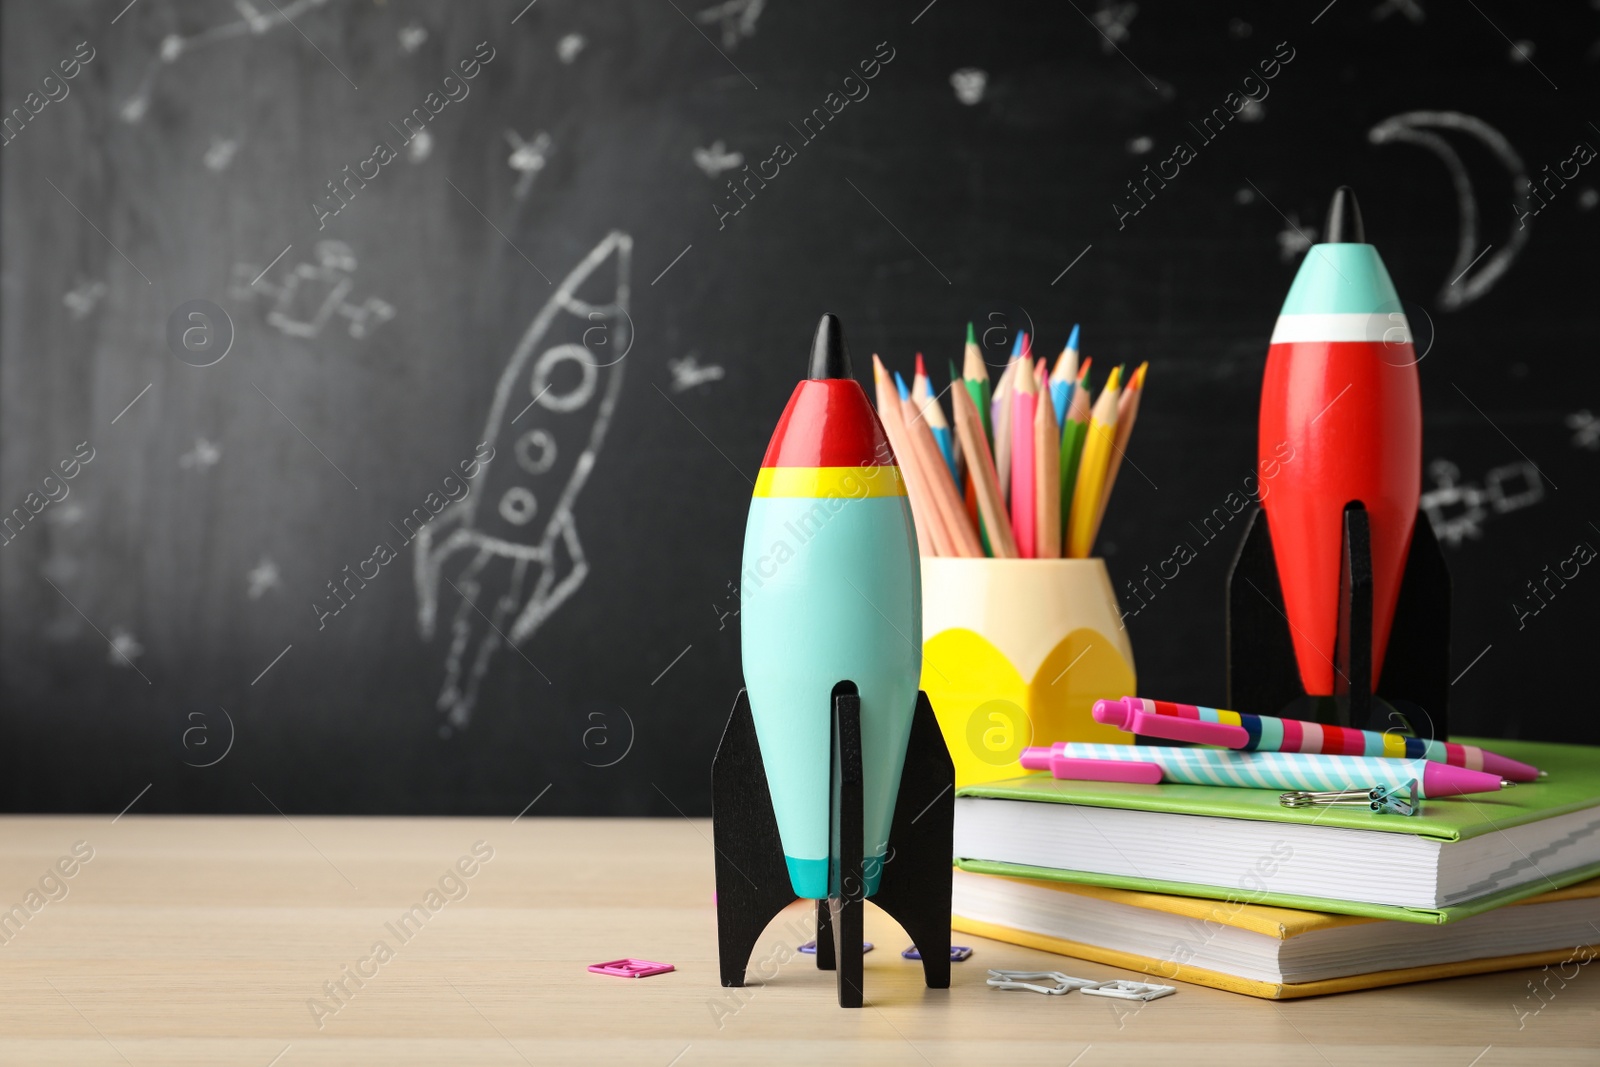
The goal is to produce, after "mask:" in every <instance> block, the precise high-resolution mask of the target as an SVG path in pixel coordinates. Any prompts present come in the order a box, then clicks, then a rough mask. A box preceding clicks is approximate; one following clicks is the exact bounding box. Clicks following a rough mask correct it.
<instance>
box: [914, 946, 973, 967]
mask: <svg viewBox="0 0 1600 1067" xmlns="http://www.w3.org/2000/svg"><path fill="white" fill-rule="evenodd" d="M900 955H901V956H902V957H903V958H905V959H908V960H920V959H921V958H922V953H920V952H918V951H917V946H916V945H912V946H911V947H910V948H908V949H906V950H905V951H904V952H902V953H900ZM971 955H972V950H971V949H970V948H968V947H967V946H966V945H951V946H950V962H951V963H960V962H961V961H962V960H964V959H967V958H968V957H970V956H971Z"/></svg>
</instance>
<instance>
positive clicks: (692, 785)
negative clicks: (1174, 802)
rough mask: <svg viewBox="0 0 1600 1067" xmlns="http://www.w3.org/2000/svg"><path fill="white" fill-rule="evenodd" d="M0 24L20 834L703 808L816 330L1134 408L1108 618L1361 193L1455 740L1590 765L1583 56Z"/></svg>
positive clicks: (642, 14)
mask: <svg viewBox="0 0 1600 1067" xmlns="http://www.w3.org/2000/svg"><path fill="white" fill-rule="evenodd" d="M0 15H3V22H0V32H3V55H0V60H3V74H4V78H3V104H4V107H5V109H6V115H7V119H6V124H5V126H4V131H5V133H4V144H3V146H0V198H3V200H0V252H3V288H0V504H3V506H4V508H5V509H6V512H5V513H6V514H7V515H10V516H13V517H14V519H13V521H12V522H11V524H10V525H9V526H7V527H6V533H5V536H4V546H3V548H0V716H3V718H0V767H3V774H0V805H3V807H4V808H6V809H7V810H18V811H52V810H62V811H104V812H108V813H115V812H117V811H119V810H121V809H124V808H125V807H128V806H129V805H133V808H134V810H137V811H143V812H187V811H218V812H252V813H262V814H272V813H273V812H274V810H277V811H281V812H283V813H286V814H294V813H311V812H350V813H364V812H396V813H413V812H424V813H441V814H445V813H484V814H488V813H498V814H504V815H506V816H507V817H511V816H515V815H517V814H518V813H519V812H521V811H528V812H530V813H531V814H533V815H542V814H650V815H660V816H670V817H676V816H678V815H688V816H696V815H705V814H707V813H708V804H709V790H708V786H709V777H708V767H709V763H710V758H711V754H712V751H713V749H714V746H715V743H716V740H717V738H718V735H719V732H720V730H721V728H722V725H723V723H724V722H725V720H726V716H727V713H728V710H729V708H730V707H731V705H732V703H733V698H734V694H735V692H736V691H737V689H738V687H739V684H740V678H739V644H738V642H739V631H738V615H737V610H738V603H739V599H738V574H739V565H738V564H739V551H740V544H741V538H742V534H743V526H744V516H745V510H746V506H747V501H748V498H749V493H750V488H751V484H750V483H751V479H752V476H753V473H754V471H755V469H756V467H757V465H758V463H759V460H760V456H761V453H762V450H763V448H764V445H765V443H766V440H767V436H768V433H769V432H770V429H771V426H772V424H773V422H774V420H775V419H776V417H777V415H778V413H779V411H780V410H781V408H782V405H783V403H784V400H785V399H786V397H787V395H788V393H789V391H790V390H791V389H792V387H793V385H794V382H795V381H796V379H797V378H798V376H799V375H800V374H801V373H802V372H803V368H804V366H805V360H806V354H807V345H808V342H809V338H810V335H811V330H812V328H813V326H814V324H815V322H816V319H817V316H818V314H819V313H820V312H822V311H824V310H828V311H833V312H835V313H837V314H838V315H840V316H841V317H842V319H843V321H844V324H845V328H846V333H847V336H848V338H849V342H850V344H851V346H852V348H853V350H854V352H855V353H856V355H857V360H858V367H859V366H862V365H864V364H865V357H866V356H867V355H868V354H870V353H872V352H878V353H881V354H882V355H883V356H884V357H885V359H887V360H888V361H889V362H890V363H891V364H892V365H895V366H897V367H900V368H908V367H909V365H910V360H911V357H912V354H913V353H914V352H917V351H922V352H925V353H926V354H927V355H928V356H929V357H930V359H931V362H932V365H933V366H934V367H936V368H938V370H937V372H936V376H937V377H939V378H941V379H942V377H943V367H944V364H945V360H946V358H947V357H951V356H956V355H958V353H959V346H960V343H961V341H962V337H963V334H964V329H965V324H966V323H967V321H968V320H973V321H975V322H977V323H978V324H979V325H980V326H981V327H983V328H984V329H985V330H993V331H994V333H993V334H992V335H991V336H992V337H993V345H994V347H993V350H992V351H993V354H994V358H995V359H996V360H997V361H998V359H1000V358H1001V355H1000V349H1001V348H1002V347H1004V348H1006V349H1008V348H1009V338H1010V334H1011V332H1012V331H1015V330H1016V329H1019V328H1026V329H1029V330H1030V331H1031V332H1033V333H1034V335H1035V336H1036V337H1037V338H1038V339H1039V344H1040V346H1041V348H1042V349H1044V350H1048V351H1053V350H1054V348H1055V347H1059V345H1060V344H1061V343H1062V341H1063V340H1064V338H1065V335H1066V332H1067V331H1068V329H1070V327H1071V325H1072V324H1073V323H1074V322H1081V323H1082V325H1083V338H1084V340H1083V351H1084V354H1085V355H1089V356H1092V357H1093V358H1094V359H1095V361H1096V364H1097V366H1101V367H1107V366H1110V365H1112V364H1114V363H1116V362H1118V361H1124V360H1143V359H1148V360H1149V361H1150V363H1151V371H1150V379H1149V386H1148V394H1149V395H1148V397H1147V398H1146V399H1145V401H1144V407H1143V409H1142V411H1141V416H1140V423H1139V431H1138V433H1137V435H1136V437H1135V440H1134V444H1133V448H1132V450H1131V452H1130V459H1131V461H1132V464H1134V465H1136V468H1137V473H1133V472H1131V471H1128V472H1124V474H1123V477H1122V478H1121V480H1120V481H1119V484H1118V489H1117V494H1116V498H1115V499H1114V501H1113V503H1112V506H1111V509H1110V512H1109V516H1108V518H1107V522H1106V527H1105V531H1104V533H1103V535H1102V542H1101V545H1102V549H1103V551H1104V554H1105V556H1106V558H1107V560H1108V562H1109V565H1110V568H1111V571H1112V575H1113V579H1114V582H1115V584H1116V585H1117V586H1118V588H1119V589H1122V588H1124V586H1125V583H1126V582H1128V581H1129V580H1131V579H1134V578H1136V577H1138V576H1139V574H1140V573H1141V571H1142V568H1144V567H1146V566H1150V567H1155V566H1157V565H1159V564H1160V562H1161V561H1162V560H1165V559H1167V558H1168V557H1169V556H1170V555H1171V553H1172V547H1173V545H1174V544H1175V542H1176V541H1178V540H1180V539H1184V538H1190V539H1191V540H1192V533H1191V531H1190V523H1191V522H1194V521H1198V520H1199V519H1200V518H1202V517H1203V516H1205V515H1207V514H1209V513H1210V512H1211V510H1212V508H1213V507H1214V506H1215V505H1216V504H1217V503H1218V502H1220V501H1222V500H1223V499H1224V498H1225V497H1226V496H1227V495H1228V494H1229V493H1230V492H1232V491H1234V490H1236V489H1237V488H1239V486H1240V485H1241V483H1242V482H1243V481H1244V479H1245V477H1246V475H1248V474H1249V473H1250V470H1251V466H1252V463H1253V456H1254V442H1255V428H1254V427H1255V415H1256V405H1257V401H1258V396H1259V392H1258V391H1259V383H1260V375H1261V370H1262V366H1263V363H1264V359H1265V351H1266V344H1267V339H1268V337H1269V335H1270V332H1271V329H1272V324H1273V321H1274V317H1275V315H1276V313H1277V309H1278V306H1279V304H1280V303H1281V301H1282V298H1283V295H1284V292H1285V290H1286V288H1287V286H1288V283H1289V281H1290V279H1291V277H1292V275H1293V272H1294V270H1295V269H1296V266H1297V264H1298V260H1299V257H1300V256H1301V255H1302V254H1303V251H1304V247H1305V244H1306V241H1307V240H1309V239H1311V238H1314V237H1315V235H1316V232H1317V228H1318V227H1319V226H1320V225H1321V214H1322V211H1323V207H1324V205H1325V204H1326V202H1327V197H1328V195H1329V193H1330V191H1331V190H1332V188H1333V187H1334V186H1335V185H1337V184H1340V183H1349V184H1351V185H1352V186H1354V187H1355V189H1356V190H1357V191H1358V193H1359V195H1360V197H1361V205H1362V208H1363V211H1364V214H1365V217H1366V225H1367V232H1368V234H1369V236H1370V237H1371V239H1372V240H1373V241H1374V242H1375V243H1376V244H1377V245H1378V246H1379V248H1380V249H1381V250H1382V252H1383V254H1384V256H1385V258H1386V260H1387V262H1388V265H1389V268H1390V271H1391V273H1392V274H1393V276H1394V278H1395V280H1396V284H1397V287H1398V289H1399V291H1400V293H1401V294H1402V297H1403V298H1404V300H1405V301H1406V310H1407V313H1408V315H1409V316H1410V317H1411V321H1412V325H1413V328H1414V329H1415V330H1416V332H1417V334H1418V337H1419V349H1420V348H1421V347H1423V346H1426V347H1427V354H1426V355H1425V356H1424V358H1423V362H1422V364H1421V368H1420V369H1421V376H1422V383H1423V394H1424V404H1425V410H1426V429H1425V444H1424V448H1425V456H1426V463H1427V464H1428V467H1427V471H1426V472H1425V477H1424V485H1425V489H1426V492H1427V496H1426V502H1427V506H1428V508H1429V513H1430V515H1431V516H1432V521H1433V523H1434V525H1435V528H1436V530H1437V531H1438V533H1439V535H1440V537H1441V538H1442V540H1443V542H1444V546H1445V552H1446V554H1447V557H1448V561H1449V565H1450V568H1451V571H1452V574H1453V576H1454V588H1455V597H1456V600H1455V615H1454V638H1453V650H1452V676H1453V677H1455V678H1456V681H1455V684H1454V685H1453V687H1452V689H1451V695H1452V700H1453V705H1452V722H1453V726H1454V728H1455V730H1456V732H1458V733H1469V734H1470V733H1478V734H1484V733H1492V734H1504V735H1509V736H1514V737H1532V738H1550V739H1570V740H1574V741H1588V742H1596V741H1600V726H1596V724H1595V719H1594V717H1593V716H1591V715H1589V714H1587V713H1586V710H1585V708H1586V704H1585V703H1584V702H1585V700H1587V699H1588V698H1589V694H1590V692H1591V689H1592V682H1591V678H1590V675H1589V671H1588V667H1589V661H1590V660H1591V659H1592V657H1593V654H1594V649H1595V644H1596V643H1595V637H1596V627H1595V624H1594V622H1593V620H1594V618H1595V604H1596V599H1595V598H1596V597H1597V596H1600V577H1593V576H1591V575H1590V573H1589V571H1590V570H1591V569H1592V568H1590V567H1588V566H1586V565H1581V564H1577V563H1574V562H1572V561H1573V560H1574V558H1575V555H1576V554H1581V552H1582V550H1580V549H1579V548H1578V547H1577V546H1580V545H1595V544H1600V529H1597V528H1596V526H1595V525H1594V524H1595V522H1596V521H1600V509H1596V508H1595V506H1594V505H1595V502H1596V495H1595V485H1596V476H1597V473H1600V415H1597V414H1596V413H1597V412H1600V395H1597V394H1596V389H1595V387H1596V382H1597V377H1596V375H1595V374H1594V372H1593V370H1592V369H1589V363H1590V362H1591V359H1592V353H1591V349H1592V347H1593V340H1594V325H1593V324H1594V318H1593V291H1594V278H1595V273H1594V270H1595V268H1594V264H1593V254H1592V253H1593V248H1594V246H1595V242H1596V238H1597V236H1600V233H1597V227H1600V211H1597V210H1596V206H1597V201H1600V193H1597V191H1596V186H1597V185H1600V180H1597V175H1600V171H1596V170H1595V169H1594V166H1595V164H1592V163H1590V162H1589V159H1588V158H1585V154H1586V153H1587V156H1588V157H1590V158H1592V156H1593V149H1592V148H1591V147H1589V146H1595V145H1600V130H1597V129H1596V128H1595V127H1594V126H1593V124H1592V123H1591V121H1590V119H1591V114H1590V112H1589V111H1588V110H1586V109H1585V102H1586V101H1587V100H1590V99H1592V94H1593V86H1594V77H1595V69H1596V66H1595V64H1596V58H1597V51H1596V48H1597V45H1596V42H1597V41H1600V12H1596V11H1594V10H1591V9H1590V7H1588V6H1585V5H1563V6H1561V7H1555V6H1550V7H1545V8H1535V7H1532V6H1528V5H1524V6H1522V7H1515V8H1507V7H1505V6H1504V5H1502V6H1501V7H1500V8H1497V9H1495V10H1490V9H1489V8H1488V7H1483V8H1482V9H1481V10H1480V8H1479V7H1478V6H1475V5H1470V4H1469V5H1445V4H1439V3H1433V2H1428V0H1336V2H1334V3H1327V2H1326V0H1310V2H1304V3H1302V2H1297V3H1294V4H1267V3H1248V2H1243V0H1239V2H1234V3H1229V4H1216V3H1198V4H1182V5H1177V4H1174V5H1162V6H1157V5H1135V4H1133V3H1120V2H1113V3H1107V2H1099V3H1092V4H1078V5H1073V4H1066V5H1060V6H1049V5H1023V4H983V5H974V4H966V3H961V2H959V0H935V2H932V3H929V2H928V0H912V2H909V3H895V4H872V5H860V4H845V3H807V4H800V3H796V2H793V0H768V2H766V3H762V2H761V0H730V2H726V3H718V2H713V0H695V2H694V3H686V2H684V0H667V2H663V3H646V4H626V5H624V4H614V5H613V4H606V5H598V4H579V3H577V2H576V0H539V2H537V3H531V4H530V3H526V2H525V0H507V2H494V3H481V4H480V3H474V4H446V3H442V2H439V3H401V2H390V3H386V4H369V3H365V2H357V0H342V2H341V0H322V2H309V0H293V2H291V0H282V2H280V3H277V4H269V3H262V2H258V0H249V2H248V3H246V2H245V0H239V2H237V3H233V4H225V3H212V2H200V0H196V2H193V3H180V2H173V0H142V2H136V3H133V4H128V5H127V6H126V7H124V6H123V4H121V3H109V4H108V3H100V2H96V3H89V2H87V0H69V2H62V3H53V4H49V5H45V4H32V3H28V4H24V3H21V2H19V0H13V2H7V3H4V4H3V5H0ZM69 72H70V77H69V76H68V74H69ZM30 94H32V95H30ZM1234 94H1245V95H1248V96H1250V97H1252V98H1254V99H1253V100H1251V101H1249V102H1246V101H1243V100H1241V99H1240V97H1239V96H1238V95H1234ZM18 109H20V111H19V110H18ZM1180 143H1182V144H1185V145H1187V146H1188V147H1189V149H1190V151H1189V153H1187V157H1188V158H1185V159H1182V160H1181V161H1179V162H1176V163H1174V162H1171V160H1172V159H1173V157H1174V155H1175V153H1176V146H1177V145H1179V144H1180ZM780 145H781V146H783V148H784V149H786V151H784V150H780V148H779V146H780ZM1147 167H1148V168H1149V170H1147V169H1146V168H1147ZM1174 171H1176V174H1175V176H1174ZM1152 173H1155V174H1165V175H1167V177H1166V178H1165V180H1157V181H1153V182H1152V181H1150V180H1148V179H1149V176H1150V175H1151V174H1152ZM735 182H737V186H735V185H734V183H735ZM1529 183H1536V184H1535V185H1534V188H1533V191H1532V193H1530V191H1529ZM1136 188H1137V192H1136V191H1135V189H1136ZM1135 207H1137V210H1136V211H1135ZM575 272H577V273H576V274H575ZM569 281H570V282H571V283H572V284H570V285H569V284H567V283H568V282H569ZM552 351H555V352H557V355H555V356H548V353H550V352H552ZM547 356H548V361H547V362H545V361H546V359H547ZM585 356H586V358H585ZM519 361H520V362H519ZM503 378H504V379H505V381H506V384H505V385H504V386H503V387H502V379H503ZM530 382H537V383H538V390H534V389H530ZM539 390H548V391H547V392H543V393H540V392H539ZM530 405H531V406H530ZM491 452H492V454H493V456H494V458H493V460H491V461H490V463H491V471H492V479H491V480H493V479H499V480H498V481H494V483H493V485H492V486H487V487H480V488H481V489H482V491H481V492H478V493H477V496H475V497H474V496H472V495H470V494H469V495H466V496H465V497H464V496H463V486H464V485H465V484H467V483H466V482H464V477H465V476H466V475H469V474H470V473H472V472H473V471H474V470H475V469H476V468H475V467H474V466H473V465H474V464H475V463H480V462H482V461H483V460H484V458H485V456H487V455H489V454H490V453H491ZM69 471H70V472H71V477H70V478H69V477H68V472H69ZM518 490H520V491H518ZM479 504H481V505H482V506H481V507H479V506H478V505H479ZM16 509H21V513H20V515H21V517H20V518H18V517H16V516H18V515H19V512H18V511H17V510H16ZM408 519H409V522H408ZM419 530H420V531H425V534H424V536H421V537H419V536H418V531H419ZM1232 552H1233V543H1232V541H1231V539H1230V538H1228V537H1222V538H1218V539H1217V540H1216V541H1215V542H1214V543H1207V544H1205V545H1204V547H1203V548H1201V550H1200V551H1199V552H1198V554H1197V558H1196V559H1195V560H1194V561H1193V562H1192V563H1190V564H1188V565H1187V566H1185V567H1184V568H1183V569H1182V571H1181V573H1180V574H1179V576H1178V577H1177V578H1176V579H1175V580H1172V581H1170V582H1168V583H1167V587H1166V588H1165V589H1164V590H1163V591H1162V592H1161V594H1160V596H1159V598H1158V599H1155V600H1153V601H1150V602H1149V603H1147V604H1145V605H1144V606H1142V607H1141V608H1140V609H1139V610H1138V611H1137V613H1130V615H1129V617H1128V626H1129V629H1130V632H1131V635H1132V640H1133V645H1134V649H1135V656H1136V659H1137V664H1138V668H1139V674H1140V679H1141V687H1142V688H1143V689H1144V690H1145V691H1146V693H1147V694H1149V695H1154V696H1163V697H1172V698H1174V699H1182V700H1190V701H1194V702H1198V703H1213V704H1214V703H1220V702H1221V699H1222V687H1223V643H1222V611H1223V576H1224V574H1225V572H1226V568H1227V564H1228V561H1229V559H1230V557H1231V555H1232ZM1591 555H1592V552H1591ZM1575 568H1576V572H1577V573H1576V576H1573V572H1574V569H1575ZM1558 572H1559V574H1565V575H1566V577H1564V578H1563V577H1559V574H1558ZM1552 574H1558V577H1556V578H1555V579H1554V580H1552V579H1551V577H1550V576H1551V575H1552ZM1530 583H1531V584H1530ZM1535 594H1537V599H1536V597H1535ZM1125 600H1126V603H1125V607H1128V608H1130V609H1131V608H1133V607H1135V606H1137V604H1136V602H1135V601H1134V600H1133V599H1132V598H1131V597H1128V596H1126V595H1125ZM468 601H470V604H466V602H468ZM464 604H466V606H465V607H464V606H463V605H464ZM469 608H470V610H468V609H469ZM513 633H515V635H516V640H515V641H511V640H510V638H511V636H512V634H513ZM486 638H487V641H486ZM458 639H459V646H457V644H456V642H457V641H458ZM535 801H536V803H534V802H535Z"/></svg>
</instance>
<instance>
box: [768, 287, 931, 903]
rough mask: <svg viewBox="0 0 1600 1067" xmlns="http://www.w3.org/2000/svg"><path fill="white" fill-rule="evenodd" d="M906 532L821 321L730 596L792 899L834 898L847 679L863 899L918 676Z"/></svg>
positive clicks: (884, 845)
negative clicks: (836, 784) (832, 699)
mask: <svg viewBox="0 0 1600 1067" xmlns="http://www.w3.org/2000/svg"><path fill="white" fill-rule="evenodd" d="M911 521H912V520H911V509H910V507H909V505H908V503H907V500H906V487H905V482H904V481H902V480H901V477H900V468H899V467H898V466H897V465H896V463H895V457H894V453H893V452H892V451H891V450H890V448H889V442H888V438H887V437H885V435H884V432H883V426H882V424H881V423H879V422H878V416H877V414H876V413H875V412H874V411H873V410H872V405H871V404H870V403H868V402H867V395H866V393H865V392H864V391H863V390H862V388H861V386H860V385H859V384H858V383H857V382H856V380H855V379H854V378H852V377H850V366H849V359H848V356H847V355H846V353H845V348H844V340H843V336H842V334H841V332H840V328H839V320H838V319H836V318H833V317H832V316H829V317H827V318H825V319H823V321H822V325H821V327H820V328H819V330H818V335H817V342H816V345H815V346H814V352H813V360H812V367H811V377H810V378H809V379H807V380H806V381H803V382H801V383H800V384H799V385H797V386H795V389H794V393H793V394H792V395H791V396H790V397H789V405H788V407H786V408H784V411H783V416H782V417H781V418H779V420H778V427H777V429H776V430H774V431H773V434H772V442H771V443H770V444H769V445H768V446H767V454H766V458H764V459H763V460H762V461H761V472H760V473H759V474H758V475H757V476H756V486H755V493H754V495H753V496H752V497H751V500H750V519H749V522H748V523H747V524H746V526H745V534H744V566H743V567H742V573H743V580H742V582H741V585H740V613H739V618H740V623H741V626H740V632H741V637H742V639H743V658H744V677H745V688H746V690H747V691H748V692H749V694H750V711H751V714H752V715H753V716H754V717H755V724H756V737H757V738H758V739H759V740H760V743H761V755H762V758H763V760H764V762H765V763H766V767H767V784H768V786H769V787H770V789H771V791H772V807H773V810H774V812H775V813H776V814H777V817H778V832H779V834H780V835H781V836H782V838H783V855H784V861H785V862H786V864H787V865H788V868H789V880H790V882H791V883H792V884H793V886H794V891H795V894H796V895H797V896H802V897H811V898H813V899H817V898H822V897H826V896H829V895H831V894H834V893H837V892H838V890H839V884H838V863H837V857H836V856H834V855H833V853H832V852H831V851H830V837H831V833H832V831H831V828H830V826H829V790H830V788H831V785H830V777H829V775H830V771H829V767H830V762H829V750H830V745H831V744H832V735H833V726H832V719H831V712H830V705H829V694H830V693H832V691H833V687H834V686H835V685H836V684H838V683H839V682H841V681H844V680H847V679H848V680H850V681H853V682H854V683H855V684H856V688H857V690H858V691H859V694H860V697H861V757H862V772H863V784H862V798H863V812H864V817H865V825H864V830H863V832H864V835H865V842H866V855H864V856H863V857H862V860H863V864H864V870H865V872H866V891H867V895H868V896H870V895H872V894H873V893H875V892H876V891H877V888H878V875H879V874H880V873H881V871H882V864H883V858H884V855H885V853H886V851H887V849H888V847H889V820H890V816H891V815H892V814H893V812H894V799H895V792H896V791H897V790H898V789H899V788H900V768H901V765H902V763H903V762H904V760H905V751H906V738H907V736H908V735H909V734H910V731H911V714H912V711H913V710H914V709H915V707H916V703H917V683H918V679H919V678H921V676H922V603H921V597H922V583H921V580H920V576H919V571H918V564H917V540H916V533H915V531H914V530H913V528H912V525H911ZM830 860H832V861H833V862H831V863H830ZM830 871H831V873H830Z"/></svg>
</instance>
